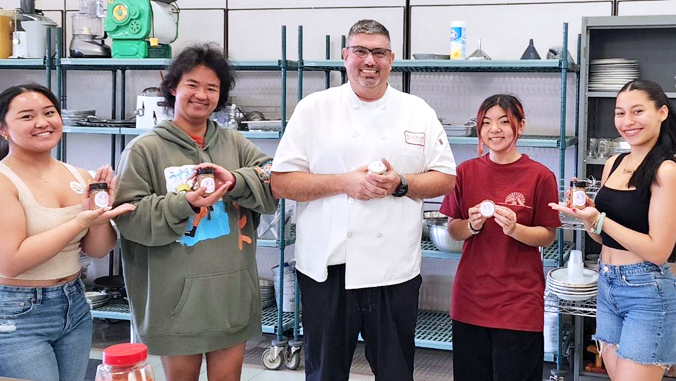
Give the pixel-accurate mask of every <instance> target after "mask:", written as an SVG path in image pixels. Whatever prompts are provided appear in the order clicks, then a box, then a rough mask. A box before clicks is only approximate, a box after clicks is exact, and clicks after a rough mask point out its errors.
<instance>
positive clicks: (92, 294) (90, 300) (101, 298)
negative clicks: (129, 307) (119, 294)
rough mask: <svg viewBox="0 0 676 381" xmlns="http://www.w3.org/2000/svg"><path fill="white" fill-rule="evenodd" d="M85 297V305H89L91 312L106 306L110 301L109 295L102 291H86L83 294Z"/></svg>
mask: <svg viewBox="0 0 676 381" xmlns="http://www.w3.org/2000/svg"><path fill="white" fill-rule="evenodd" d="M85 297H86V298H87V304H89V307H90V308H91V309H92V310H93V309H94V308H99V307H101V306H104V305H106V304H108V301H109V300H110V295H108V294H107V293H106V292H103V291H87V292H85Z"/></svg>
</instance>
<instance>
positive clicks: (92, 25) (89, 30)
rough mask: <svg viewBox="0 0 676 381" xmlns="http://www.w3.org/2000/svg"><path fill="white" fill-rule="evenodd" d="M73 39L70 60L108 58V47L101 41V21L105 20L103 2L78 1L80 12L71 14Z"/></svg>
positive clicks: (103, 35)
mask: <svg viewBox="0 0 676 381" xmlns="http://www.w3.org/2000/svg"><path fill="white" fill-rule="evenodd" d="M72 18H73V38H72V39H71V40H70V56H71V57H72V58H92V57H103V58H110V46H108V45H106V44H105V43H104V42H103V40H104V39H105V38H106V36H105V32H104V31H103V21H104V20H105V18H106V15H105V6H104V4H103V0H80V11H79V12H78V13H73V15H72Z"/></svg>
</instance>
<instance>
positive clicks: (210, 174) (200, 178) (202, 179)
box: [197, 167, 216, 196]
mask: <svg viewBox="0 0 676 381" xmlns="http://www.w3.org/2000/svg"><path fill="white" fill-rule="evenodd" d="M197 184H198V185H199V187H200V188H207V191H206V193H204V195H205V196H208V195H210V194H212V193H214V191H215V190H216V181H215V180H214V169H213V168H210V167H207V168H200V169H198V170H197Z"/></svg>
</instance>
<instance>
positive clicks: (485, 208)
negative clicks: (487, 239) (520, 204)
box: [479, 200, 495, 218]
mask: <svg viewBox="0 0 676 381" xmlns="http://www.w3.org/2000/svg"><path fill="white" fill-rule="evenodd" d="M479 212H481V215H482V216H484V217H485V218H490V217H493V214H495V203H494V202H493V201H491V200H486V201H482V202H481V204H479Z"/></svg>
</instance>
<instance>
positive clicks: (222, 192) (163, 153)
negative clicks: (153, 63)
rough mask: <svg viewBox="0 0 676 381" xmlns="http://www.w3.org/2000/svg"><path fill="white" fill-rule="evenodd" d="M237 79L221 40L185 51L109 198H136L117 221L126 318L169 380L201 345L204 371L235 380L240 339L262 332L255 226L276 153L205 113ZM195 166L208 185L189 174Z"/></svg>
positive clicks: (269, 202)
mask: <svg viewBox="0 0 676 381" xmlns="http://www.w3.org/2000/svg"><path fill="white" fill-rule="evenodd" d="M233 86H234V78H233V71H232V69H231V68H230V66H229V64H228V61H227V60H226V58H225V56H224V55H223V51H222V49H221V48H220V47H218V46H214V45H208V44H206V45H193V46H190V47H188V48H186V49H185V50H183V51H182V52H181V53H180V54H179V55H178V56H176V58H175V59H174V60H173V61H172V63H171V65H170V66H169V68H168V69H167V72H166V74H165V75H164V79H163V81H162V93H163V95H164V97H165V101H166V104H167V107H168V108H169V109H170V110H173V119H172V120H171V121H163V122H161V123H159V124H158V125H156V126H155V127H154V128H153V129H152V130H151V131H149V132H147V133H145V134H143V135H141V136H139V137H137V138H136V139H134V140H133V141H132V142H131V143H130V144H129V145H128V146H127V147H126V148H125V150H124V152H123V153H122V156H121V158H120V163H119V166H118V175H119V186H118V191H117V195H116V197H115V205H117V204H122V203H125V202H128V203H132V204H133V205H135V206H136V210H135V212H134V213H130V214H128V215H125V216H121V217H120V218H118V219H116V221H115V222H116V224H117V227H118V229H119V230H120V234H121V244H122V259H123V261H122V263H123V268H124V277H125V284H126V287H127V293H128V296H129V302H130V306H131V315H132V323H133V326H134V329H135V332H136V336H137V337H138V339H139V340H140V341H141V342H143V343H144V344H146V345H147V346H148V349H149V352H150V353H151V354H154V355H159V356H162V365H163V368H164V373H165V375H166V378H167V380H169V381H172V380H197V378H198V377H199V373H200V366H201V364H202V355H203V354H206V360H207V374H208V378H209V379H210V380H214V379H218V380H239V378H240V374H241V368H242V363H243V360H244V348H245V341H246V340H247V339H249V338H250V337H252V336H257V335H260V334H261V302H260V291H259V284H258V272H257V268H256V257H255V255H256V225H257V224H258V220H259V213H263V214H269V213H273V212H274V211H275V210H276V207H277V202H276V201H275V199H274V198H273V196H272V193H271V190H270V185H269V174H270V172H269V168H270V166H271V163H272V159H271V158H270V157H268V156H267V155H265V154H264V153H262V152H261V151H260V150H259V149H258V148H257V147H256V146H255V145H254V144H252V143H251V142H249V141H248V140H246V139H245V138H244V137H243V136H242V135H241V134H240V133H238V132H237V131H233V130H228V129H224V128H221V127H220V126H219V125H218V124H217V123H215V122H214V121H212V120H209V116H210V115H211V113H212V112H213V111H216V110H219V109H221V108H223V107H224V106H225V104H226V100H227V98H228V93H229V92H230V90H231V89H232V87H233ZM203 168H211V169H213V177H214V181H213V184H212V186H201V187H200V186H196V185H195V184H196V183H197V181H196V180H197V178H199V177H200V176H196V175H197V170H198V169H203ZM200 172H202V171H200ZM202 184H204V183H202ZM197 219H198V220H199V221H198V222H197ZM193 222H195V223H193Z"/></svg>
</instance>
